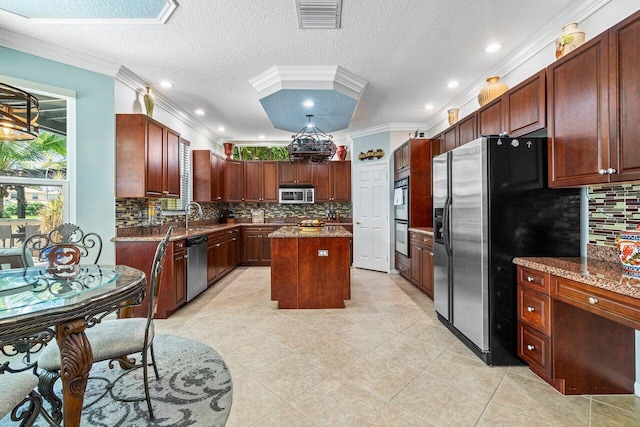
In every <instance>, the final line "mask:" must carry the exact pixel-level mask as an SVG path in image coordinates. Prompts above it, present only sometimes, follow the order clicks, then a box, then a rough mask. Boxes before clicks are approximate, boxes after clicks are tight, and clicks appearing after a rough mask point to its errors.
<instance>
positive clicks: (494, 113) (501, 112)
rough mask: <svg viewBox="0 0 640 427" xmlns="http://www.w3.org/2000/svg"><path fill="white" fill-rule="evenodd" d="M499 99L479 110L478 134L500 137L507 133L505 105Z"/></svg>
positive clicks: (500, 98)
mask: <svg viewBox="0 0 640 427" xmlns="http://www.w3.org/2000/svg"><path fill="white" fill-rule="evenodd" d="M502 99H503V98H502V97H498V98H496V99H494V100H493V101H491V102H489V103H488V104H486V105H485V106H483V107H482V108H480V109H479V110H478V134H479V135H499V134H501V133H502V132H505V131H506V125H505V115H506V112H505V105H506V103H505V102H503V100H502Z"/></svg>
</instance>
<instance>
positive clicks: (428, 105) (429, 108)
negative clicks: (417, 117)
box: [424, 104, 433, 110]
mask: <svg viewBox="0 0 640 427" xmlns="http://www.w3.org/2000/svg"><path fill="white" fill-rule="evenodd" d="M424 109H425V110H433V104H427V105H425V106H424Z"/></svg>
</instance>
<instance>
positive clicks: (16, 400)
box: [0, 371, 42, 426]
mask: <svg viewBox="0 0 640 427" xmlns="http://www.w3.org/2000/svg"><path fill="white" fill-rule="evenodd" d="M37 385H38V377H37V376H35V375H34V374H33V372H31V371H25V372H15V373H3V374H2V375H0V396H2V398H0V419H1V418H3V417H4V416H5V415H7V414H9V413H11V420H12V421H15V422H18V421H21V423H20V426H30V425H32V424H33V423H34V422H35V420H36V418H38V415H39V414H40V410H41V409H42V397H40V395H39V394H38V393H37V392H36V391H34V388H36V386H37ZM27 404H28V406H26V407H25V405H27Z"/></svg>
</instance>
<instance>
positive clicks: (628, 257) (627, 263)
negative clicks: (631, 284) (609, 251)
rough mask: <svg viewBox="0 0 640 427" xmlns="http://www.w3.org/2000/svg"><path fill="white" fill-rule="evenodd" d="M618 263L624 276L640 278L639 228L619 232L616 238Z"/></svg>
mask: <svg viewBox="0 0 640 427" xmlns="http://www.w3.org/2000/svg"><path fill="white" fill-rule="evenodd" d="M616 244H617V246H618V251H620V261H621V262H622V270H623V271H624V273H625V274H628V275H632V276H640V228H637V229H636V230H634V231H621V232H620V235H619V236H617V237H616Z"/></svg>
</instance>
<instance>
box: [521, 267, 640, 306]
mask: <svg viewBox="0 0 640 427" xmlns="http://www.w3.org/2000/svg"><path fill="white" fill-rule="evenodd" d="M513 262H514V264H517V265H521V266H523V267H529V268H532V269H534V270H539V271H543V272H545V273H550V274H553V275H554V276H559V277H564V278H565V279H570V280H575V281H576V282H580V283H584V284H586V285H591V286H595V287H597V288H600V289H605V290H608V291H612V292H615V293H618V294H622V295H627V296H630V297H632V298H638V299H640V278H637V277H633V276H628V275H626V274H623V270H622V265H621V264H620V263H619V262H610V261H604V260H600V259H595V258H580V257H574V258H536V257H527V258H514V260H513Z"/></svg>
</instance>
